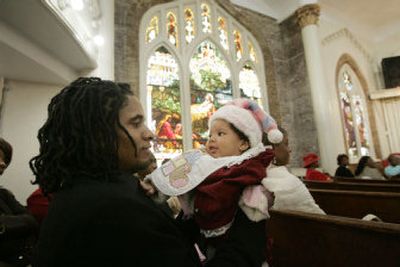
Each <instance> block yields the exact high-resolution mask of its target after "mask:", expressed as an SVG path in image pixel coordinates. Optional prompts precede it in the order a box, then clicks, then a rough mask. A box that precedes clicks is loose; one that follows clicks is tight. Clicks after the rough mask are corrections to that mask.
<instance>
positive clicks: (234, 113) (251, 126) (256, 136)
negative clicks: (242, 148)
mask: <svg viewBox="0 0 400 267" xmlns="http://www.w3.org/2000/svg"><path fill="white" fill-rule="evenodd" d="M216 119H223V120H226V121H227V122H230V123H232V124H233V125H234V126H235V127H236V128H238V129H239V130H240V131H241V132H243V133H244V134H245V135H246V136H247V137H248V138H249V141H250V146H251V147H255V146H256V145H258V144H259V143H261V136H262V130H261V126H260V124H259V123H258V122H257V120H256V119H255V118H254V116H253V115H252V113H251V111H249V110H247V109H244V108H241V107H238V106H235V105H225V106H223V107H221V108H219V109H218V110H217V111H216V112H215V113H214V114H213V115H212V116H211V118H210V120H209V121H208V128H211V126H212V123H213V122H214V121H215V120H216Z"/></svg>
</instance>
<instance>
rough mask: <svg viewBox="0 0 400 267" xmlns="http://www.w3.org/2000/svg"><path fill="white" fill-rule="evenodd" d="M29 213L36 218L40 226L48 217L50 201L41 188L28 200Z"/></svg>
mask: <svg viewBox="0 0 400 267" xmlns="http://www.w3.org/2000/svg"><path fill="white" fill-rule="evenodd" d="M26 202H27V208H28V211H29V212H30V213H31V214H32V215H33V217H35V218H36V220H37V221H38V223H39V224H40V223H41V222H42V221H43V219H44V218H45V217H46V216H47V210H48V208H49V199H48V198H47V197H45V196H44V195H43V192H42V190H41V189H40V188H38V189H36V190H35V191H34V192H33V193H32V194H31V195H30V196H29V197H28V199H27V200H26Z"/></svg>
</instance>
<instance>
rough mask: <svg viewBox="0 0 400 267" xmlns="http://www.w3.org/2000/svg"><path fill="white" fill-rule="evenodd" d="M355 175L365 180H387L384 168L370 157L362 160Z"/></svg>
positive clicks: (363, 157) (364, 157)
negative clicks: (384, 175)
mask: <svg viewBox="0 0 400 267" xmlns="http://www.w3.org/2000/svg"><path fill="white" fill-rule="evenodd" d="M354 174H355V176H356V177H358V178H363V179H379V180H383V179H385V178H384V177H383V168H382V167H381V165H380V164H379V163H377V162H375V161H374V160H373V159H372V158H371V157H370V156H362V157H361V158H360V160H359V161H358V165H357V168H356V171H355V173H354Z"/></svg>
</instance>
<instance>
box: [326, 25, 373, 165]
mask: <svg viewBox="0 0 400 267" xmlns="http://www.w3.org/2000/svg"><path fill="white" fill-rule="evenodd" d="M320 37H321V48H322V49H321V51H322V52H321V53H322V58H323V62H324V69H325V76H326V82H327V88H328V91H329V92H328V94H329V99H327V101H330V102H331V105H329V106H333V107H335V109H334V110H332V111H331V114H330V118H331V119H332V121H331V129H329V130H330V131H331V134H332V137H335V138H333V139H332V140H334V142H336V144H335V145H334V146H333V147H335V148H336V150H335V151H332V152H331V153H334V154H336V155H337V154H339V153H345V151H346V149H345V141H344V136H343V130H342V122H341V114H340V105H339V101H338V94H337V89H336V83H337V82H336V67H337V64H338V61H339V59H340V57H341V56H342V55H344V54H348V55H350V56H351V57H352V58H353V60H354V61H355V62H356V63H357V66H358V68H359V70H360V72H361V74H362V75H363V77H364V78H365V80H366V83H367V87H368V88H366V89H368V93H367V94H366V95H365V97H366V99H368V94H369V93H371V92H373V91H377V90H381V89H380V88H381V86H380V81H379V79H378V77H377V75H378V73H377V72H378V66H377V62H376V59H375V55H374V54H373V53H374V49H373V46H372V45H371V44H370V43H368V41H366V40H362V39H361V38H359V37H358V36H356V34H354V33H352V32H351V31H350V30H348V29H347V28H345V27H344V26H343V25H340V24H334V23H332V22H331V21H326V20H325V21H324V20H322V21H321V22H320ZM371 115H372V116H375V114H371ZM375 118H376V117H375ZM378 133H379V131H378ZM371 141H372V140H371ZM373 156H374V154H373ZM333 164H334V165H335V166H336V163H332V164H331V165H333ZM332 167H333V166H331V167H330V168H332Z"/></svg>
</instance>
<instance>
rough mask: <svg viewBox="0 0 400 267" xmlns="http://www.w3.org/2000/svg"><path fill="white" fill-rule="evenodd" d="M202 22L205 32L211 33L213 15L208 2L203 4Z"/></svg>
mask: <svg viewBox="0 0 400 267" xmlns="http://www.w3.org/2000/svg"><path fill="white" fill-rule="evenodd" d="M201 24H202V26H203V32H204V33H211V15H210V8H209V6H208V5H207V4H201Z"/></svg>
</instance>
